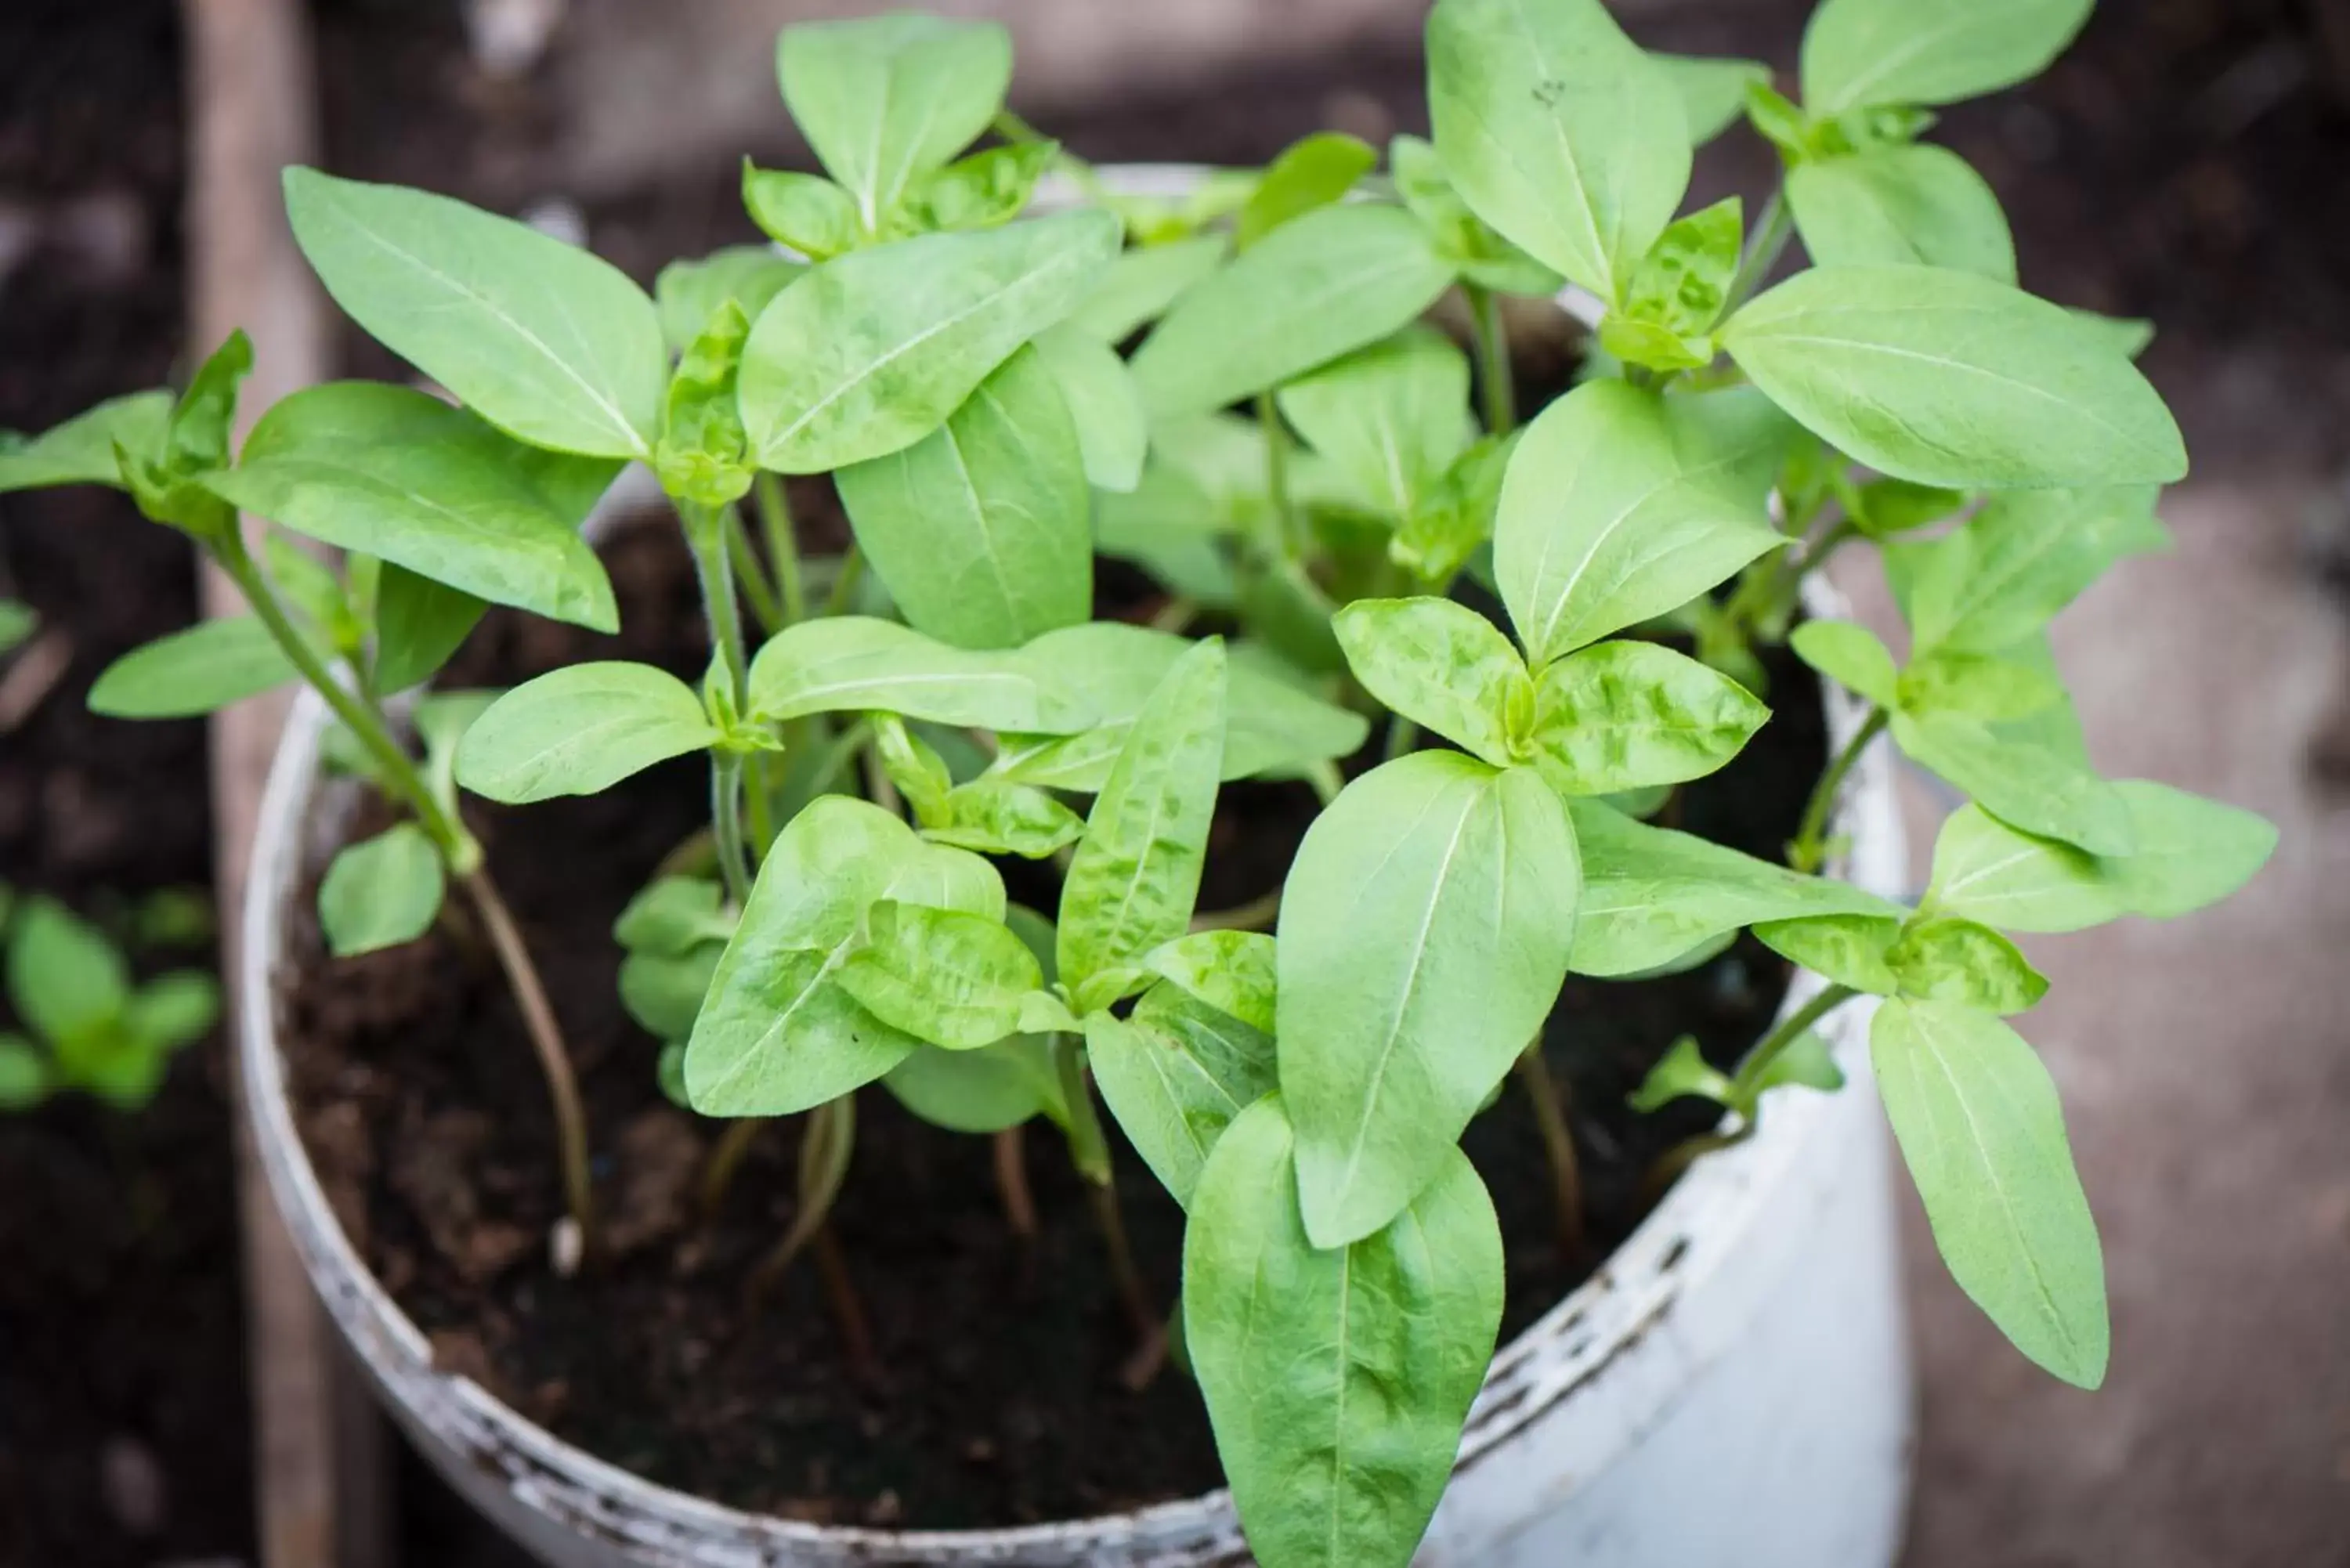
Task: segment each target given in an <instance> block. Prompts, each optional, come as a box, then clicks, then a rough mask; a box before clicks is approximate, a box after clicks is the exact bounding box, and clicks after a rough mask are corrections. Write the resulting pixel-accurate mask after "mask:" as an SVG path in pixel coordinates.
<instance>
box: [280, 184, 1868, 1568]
mask: <svg viewBox="0 0 2350 1568" xmlns="http://www.w3.org/2000/svg"><path fill="white" fill-rule="evenodd" d="M1110 172H1112V173H1113V174H1114V175H1115V176H1116V177H1117V178H1118V181H1119V182H1120V183H1121V184H1122V185H1124V186H1125V187H1126V188H1127V189H1128V190H1129V191H1131V192H1135V193H1142V194H1149V193H1159V192H1180V190H1181V189H1183V188H1184V187H1185V185H1187V184H1188V182H1189V181H1190V179H1191V171H1186V170H1160V169H1145V170H1136V171H1110ZM1810 607H1811V608H1812V610H1813V612H1814V614H1826V615H1833V614H1836V613H1839V612H1841V611H1842V610H1843V609H1844V608H1845V607H1844V606H1842V605H1841V604H1839V603H1836V602H1835V601H1834V600H1833V598H1832V597H1831V596H1830V594H1829V593H1828V591H1827V590H1825V588H1824V587H1816V586H1815V587H1814V591H1813V596H1812V602H1811V606H1810ZM1858 722H1859V714H1858V712H1857V711H1856V710H1855V709H1854V707H1853V706H1852V705H1851V703H1850V702H1849V701H1846V700H1845V699H1843V698H1841V696H1840V695H1839V694H1838V693H1836V692H1834V691H1831V692H1830V693H1829V729H1830V732H1831V737H1832V740H1833V741H1834V742H1835V743H1836V744H1838V745H1841V744H1842V743H1843V742H1844V740H1845V738H1846V736H1848V735H1849V734H1850V733H1851V732H1853V730H1854V728H1855V727H1856V724H1857V723H1858ZM326 726H327V713H326V711H325V708H324V706H323V705H322V704H321V703H320V702H319V701H317V698H316V697H315V696H314V695H310V694H305V696H304V698H303V699H302V701H300V702H299V703H297V704H296V708H295V710H294V712H293V716H292V718H291V720H290V721H289V722H288V724H287V726H286V735H285V738H284V740H283V742H281V743H280V746H279V750H278V754H277V758H276V764H275V766H274V767H273V768H272V770H271V773H270V778H269V785H268V792H267V794H266V796H265V800H264V802H263V806H262V813H261V822H260V831H259V835H258V836H257V838H256V841H255V850H254V857H255V858H254V865H253V867H252V875H251V877H250V878H249V880H248V883H247V888H248V892H247V899H246V906H245V909H244V945H243V952H244V957H243V961H242V969H241V971H240V972H239V973H238V975H237V976H236V984H237V987H238V992H239V1000H240V1002H241V1008H240V1012H241V1017H242V1021H243V1022H242V1030H241V1034H240V1040H239V1049H240V1051H241V1053H242V1056H243V1065H244V1084H245V1088H246V1101H245V1104H246V1109H247V1112H248V1114H249V1116H250V1118H251V1121H252V1124H253V1137H254V1141H255V1147H256V1148H257V1149H258V1151H259V1155H260V1159H261V1163H262V1167H263V1168H264V1170H265V1172H266V1173H267V1177H268V1180H269V1185H270V1189H271V1191H272V1192H273V1194H274V1195H275V1197H276V1201H277V1204H278V1207H279V1209H280V1210H282V1212H283V1213H284V1215H285V1217H286V1224H287V1227H288V1228H289V1230H290V1231H292V1233H293V1239H294V1242H295V1245H296V1249H297V1250H298V1251H299V1252H300V1254H301V1257H302V1259H303V1262H304V1264H305V1266H306V1267H307V1269H308V1270H309V1272H310V1277H311V1279H312V1281H313V1282H315V1284H316V1285H317V1290H318V1293H319V1295H320V1297H321V1299H322V1300H323V1301H324V1302H325V1303H326V1306H327V1310H328V1313H329V1314H331V1316H332V1317H333V1319H334V1321H335V1324H336V1326H337V1327H338V1330H339V1331H340V1332H341V1334H342V1335H343V1337H344V1338H345V1340H346V1341H347V1342H348V1344H349V1345H350V1347H351V1349H352V1351H353V1352H354V1353H355V1355H357V1357H358V1359H359V1362H360V1364H361V1365H362V1366H364V1367H365V1368H366V1369H367V1372H368V1374H369V1377H370V1378H371V1379H372V1381H373V1382H374V1383H375V1385H376V1386H377V1389H378V1391H379V1392H380V1395H381V1397H382V1398H383V1401H384V1404H385V1406H386V1407H387V1408H389V1409H390V1412H391V1413H392V1415H393V1416H394V1417H396V1418H397V1419H398V1421H399V1422H400V1426H401V1427H402V1428H405V1429H406V1431H407V1433H408V1435H409V1436H410V1438H412V1439H413V1440H414V1441H415V1443H416V1444H417V1446H418V1448H419V1449H421V1451H422V1453H423V1454H424V1455H425V1457H426V1458H427V1459H430V1460H431V1461H432V1464H433V1465H434V1466H435V1467H436V1468H437V1469H439V1470H440V1471H441V1473H442V1475H443V1476H444V1477H445V1478H447V1480H449V1482H450V1484H451V1485H452V1487H454V1488H455V1489H456V1490H457V1491H458V1492H459V1493H460V1494H462V1495H463V1497H464V1498H465V1499H466V1500H467V1501H470V1502H471V1503H472V1504H473V1506H474V1507H475V1508H477V1509H479V1510H480V1511H481V1512H482V1513H483V1514H484V1516H485V1517H487V1518H488V1519H490V1520H491V1521H494V1523H495V1524H497V1525H498V1527H499V1528H501V1529H502V1530H504V1532H506V1533H507V1534H508V1535H510V1536H512V1537H513V1538H514V1539H515V1541H516V1542H520V1543H521V1544H522V1545H523V1546H525V1547H526V1548H527V1549H529V1550H530V1551H531V1552H534V1553H535V1554H536V1555H537V1556H538V1557H540V1558H541V1559H543V1560H544V1561H546V1563H552V1564H557V1565H559V1568H624V1565H629V1568H642V1565H650V1564H659V1565H662V1568H754V1565H782V1564H793V1565H802V1564H805V1565H809V1568H814V1565H818V1564H824V1565H832V1564H838V1565H842V1568H847V1565H851V1564H854V1565H857V1568H894V1565H914V1564H923V1565H947V1564H981V1563H987V1564H1003V1565H1014V1564H1016V1565H1020V1568H1072V1565H1076V1564H1080V1563H1083V1564H1102V1565H1106V1568H1236V1565H1240V1564H1245V1563H1249V1562H1250V1561H1251V1559H1250V1557H1249V1554H1248V1550H1247V1547H1246V1546H1245V1544H1244V1543H1243V1541H1242V1538H1241V1533H1240V1529H1239V1526H1238V1524H1237V1522H1236V1521H1235V1520H1234V1518H1233V1515H1232V1505H1231V1501H1230V1499H1229V1498H1228V1496H1227V1495H1226V1494H1225V1493H1223V1492H1222V1491H1218V1492H1213V1493H1211V1494H1209V1495H1208V1496H1205V1497H1201V1498H1193V1499H1190V1500H1187V1501H1180V1502H1171V1503H1167V1504H1164V1505H1161V1506H1159V1507H1156V1508H1151V1509H1146V1510H1143V1511H1139V1512H1133V1513H1125V1514H1118V1515H1112V1516H1109V1517H1106V1518H1099V1519H1087V1520H1076V1521H1067V1522H1065V1523H1058V1524H1046V1525H1037V1526H1031V1527H1026V1528H1022V1529H1015V1530H994V1531H963V1532H920V1531H880V1530H862V1529H838V1528H831V1527H826V1526H819V1525H813V1524H807V1523H802V1522H799V1521H792V1520H785V1519H777V1518H771V1517H764V1516H760V1515H754V1514H748V1513H743V1512H740V1511H735V1510H732V1509H727V1508H722V1507H720V1506H718V1505H716V1504H714V1503H711V1502H706V1501H702V1500H700V1499H697V1498H693V1497H689V1496H687V1495H685V1494H684V1493H681V1492H678V1491H673V1490H669V1489H667V1488H664V1487H660V1486H655V1485H653V1484H651V1483H650V1482H648V1481H645V1480H640V1479H639V1478H637V1477H635V1476H632V1475H629V1474H628V1473H627V1472H625V1471H623V1470H620V1469H615V1468H614V1467H612V1466H611V1465H608V1464H606V1463H604V1462H603V1461H602V1460H599V1459H596V1458H594V1457H593V1456H592V1455H589V1454H587V1453H584V1452H582V1451H581V1450H580V1449H576V1448H573V1447H571V1446H570V1445H569V1444H567V1443H565V1442H562V1441H561V1440H559V1439H557V1438H555V1437H553V1436H552V1435H550V1434H549V1433H547V1432H546V1431H545V1430H543V1429H541V1428H538V1427H536V1426H534V1425H533V1424H532V1423H530V1422H529V1421H527V1420H525V1419H524V1418H523V1417H521V1416H520V1415H518V1414H517V1413H515V1411H514V1410H513V1409H511V1408H509V1407H507V1406H505V1405H504V1404H503V1403H501V1402H500V1401H499V1400H497V1399H496V1398H495V1397H493V1396H492V1395H491V1394H489V1393H488V1392H487V1391H486V1390H484V1388H482V1387H481V1386H479V1385H478V1384H476V1383H474V1382H473V1381H472V1380H471V1379H469V1378H466V1377H463V1376H458V1375H456V1374H453V1373H451V1372H446V1371H442V1370H440V1369H438V1368H436V1367H435V1366H433V1365H432V1349H431V1346H430V1345H429V1344H428V1343H427V1341H426V1340H425V1337H424V1335H423V1334H421V1333H420V1332H419V1331H418V1330H417V1328H416V1325H415V1324H412V1323H411V1322H410V1321H409V1320H408V1318H407V1316H406V1315H405V1314H402V1313H401V1311H400V1307H399V1306H398V1304H397V1303H394V1302H393V1301H392V1299H391V1297H390V1295H389V1294H387V1293H385V1291H384V1289H383V1287H382V1286H381V1285H380V1284H379V1283H378V1282H376V1280H375V1279H374V1278H373V1277H372V1276H371V1275H370V1274H369V1272H368V1271H367V1268H366V1266H365V1264H364V1262H362V1261H361V1259H360V1258H359V1255H358V1253H357V1252H356V1251H354V1250H353V1248H352V1246H351V1244H350V1241H349V1240H348V1238H347V1237H346V1236H345V1235H344V1234H343V1231H342V1229H341V1227H340V1226H339V1225H338V1223H337V1221H336V1219H335V1216H334V1212H333V1210H331V1209H330V1208H329V1207H328V1201H327V1197H326V1194H325V1192H324V1191H323V1190H322V1189H321V1188H320V1186H319V1183H318V1179H317V1173H316V1172H315V1171H314V1170H313V1169H312V1168H311V1165H310V1161H309V1158H308V1155H307V1152H306V1151H305V1150H304V1148H303V1147H302V1143H301V1139H300V1137H299V1135H298V1134H297V1132H296V1126H295V1120H294V1115H293V1110H292V1107H291V1106H290V1105H289V1103H288V1101H287V1099H286V1070H285V1064H284V1062H283V1059H282V1057H281V1055H280V1052H279V1048H278V1042H277V1021H278V1011H279V1006H278V1004H279V995H280V988H279V980H280V977H281V974H282V973H283V971H284V966H285V965H286V933H287V930H288V921H287V920H286V911H287V909H288V908H289V904H290V901H291V900H292V899H294V898H296V897H298V896H299V893H300V889H301V888H302V885H303V872H304V870H305V867H306V863H307V859H308V857H310V856H311V855H313V854H315V853H317V851H319V850H320V849H321V848H322V847H323V843H322V840H323V837H324V834H323V831H322V830H323V828H324V826H326V817H327V815H329V814H327V813H324V812H322V810H321V809H320V808H321V805H322V804H323V803H322V781H321V777H320V773H319V766H318V763H319V744H320V739H321V736H322V735H323V733H324V732H325V730H326ZM1839 822H1840V825H1841V827H1842V829H1843V831H1844V832H1846V834H1848V835H1849V836H1850V842H1851V846H1852V848H1851V857H1850V864H1849V867H1848V874H1849V875H1850V876H1851V877H1853V879H1854V880H1856V882H1858V883H1859V884H1860V885H1861V886H1863V887H1865V888H1869V889H1871V890H1873V891H1876V892H1879V893H1884V894H1887V895H1898V893H1899V892H1901V891H1902V884H1903V880H1904V877H1905V874H1906V855H1905V851H1904V848H1903V845H1902V838H1901V827H1900V821H1899V817H1898V813H1897V811H1896V808H1895V804H1894V797H1893V789H1892V777H1891V764H1890V754H1889V753H1888V752H1887V750H1886V748H1885V746H1884V745H1883V743H1882V742H1879V743H1878V744H1877V746H1875V747H1873V748H1871V750H1870V752H1869V753H1868V754H1867V755H1866V756H1865V757H1864V758H1863V760H1862V762H1861V763H1860V765H1859V767H1858V768H1857V769H1856V770H1855V774H1854V776H1853V781H1852V783H1851V784H1850V785H1849V786H1848V794H1847V796H1846V805H1845V808H1844V810H1843V812H1842V814H1841V815H1840V817H1839ZM1815 984H1816V982H1814V981H1812V980H1811V979H1810V977H1804V980H1803V981H1801V982H1799V984H1798V985H1797V987H1796V989H1795V991H1794V992H1793V993H1792V994H1791V995H1790V996H1789V997H1788V998H1787V1003H1786V1010H1787V1011H1792V1010H1793V1009H1794V1007H1796V1006H1798V1005H1800V1004H1801V1003H1802V1002H1803V1001H1804V1000H1805V998H1806V997H1808V996H1809V995H1810V994H1812V992H1813V990H1814V987H1815ZM1866 1022H1867V1013H1866V1009H1865V1007H1863V1006H1862V1005H1860V1004H1858V1003H1855V1004H1852V1005H1848V1006H1846V1008H1844V1009H1842V1010H1841V1011H1839V1012H1836V1013H1835V1014H1833V1015H1832V1016H1831V1018H1830V1020H1829V1022H1828V1023H1826V1024H1825V1026H1824V1027H1823V1029H1822V1033H1824V1034H1825V1036H1826V1037H1827V1038H1828V1040H1829V1041H1830V1043H1831V1044H1833V1046H1834V1048H1835V1052H1836V1055H1837V1059H1838V1060H1839V1061H1840V1062H1841V1064H1843V1066H1844V1068H1845V1071H1846V1074H1847V1075H1849V1077H1850V1080H1851V1081H1850V1082H1849V1083H1848V1084H1847V1085H1846V1088H1845V1089H1844V1090H1843V1091H1842V1092H1841V1093H1839V1094H1835V1095H1820V1094H1814V1093H1811V1092H1808V1091H1801V1090H1795V1091H1787V1092H1783V1093H1781V1094H1778V1095H1776V1096H1774V1097H1773V1102H1772V1105H1771V1108H1770V1114H1769V1115H1768V1116H1765V1117H1764V1118H1763V1125H1762V1129H1761V1131H1760V1133H1759V1135H1758V1136H1757V1137H1754V1138H1752V1139H1751V1140H1749V1141H1748V1142H1747V1143H1745V1144H1743V1145H1742V1146H1740V1147H1735V1148H1733V1149H1731V1150H1729V1151H1727V1152H1724V1153H1721V1154H1717V1155H1714V1156H1711V1157H1709V1158H1706V1159H1704V1160H1702V1161H1700V1163H1699V1164H1698V1165H1697V1166H1696V1167H1695V1168H1693V1169H1692V1170H1691V1171H1690V1173H1689V1174H1688V1175H1687V1176H1686V1177H1684V1178H1683V1179H1681V1180H1680V1181H1679V1183H1678V1184H1677V1185H1676V1186H1675V1187H1674V1188H1673V1189H1672V1190H1671V1191H1670V1192H1669V1194H1668V1195H1667V1197H1666V1199H1665V1200H1664V1201H1663V1203H1662V1204H1661V1205H1659V1208H1658V1209H1657V1210H1656V1211H1655V1212H1654V1213H1652V1214H1650V1215H1649V1216H1648V1220H1646V1221H1645V1222H1644V1223H1643V1224H1642V1225H1641V1226H1640V1228H1639V1229H1638V1231H1636V1232H1635V1233H1634V1234H1633V1236H1632V1238H1631V1239H1630V1240H1629V1241H1627V1242H1626V1243H1625V1244H1624V1246H1623V1247H1622V1248H1620V1249H1619V1250H1618V1251H1617V1253H1616V1254H1615V1255H1614V1256H1613V1257H1612V1258H1610V1259H1609V1260H1608V1261H1607V1264H1606V1265H1605V1267H1603V1268H1602V1269H1601V1270H1600V1272H1598V1273H1597V1274H1596V1276H1595V1277H1594V1278H1593V1279H1592V1280H1591V1281H1590V1282H1588V1283H1586V1285H1584V1286H1583V1288H1581V1289H1580V1290H1578V1291H1576V1292H1575V1293H1574V1294H1573V1295H1571V1296H1569V1297H1568V1298H1567V1299H1566V1300H1565V1301H1564V1302H1561V1303H1559V1304H1558V1305H1557V1306H1556V1307H1555V1308H1554V1309H1553V1310H1552V1311H1551V1312H1550V1313H1549V1314H1547V1315H1546V1316H1544V1318H1543V1319H1542V1320H1541V1321H1540V1322H1539V1323H1537V1324H1535V1325H1534V1327H1533V1328H1532V1329H1530V1330H1529V1331H1527V1332H1526V1333H1525V1334H1522V1335H1520V1336H1519V1337H1518V1338H1517V1339H1516V1340H1514V1341H1513V1342H1511V1343H1510V1344H1509V1345H1504V1346H1503V1348H1502V1350H1501V1352H1500V1354H1499V1355H1497V1356H1496V1357H1495V1359H1494V1362H1493V1366H1492V1373H1491V1375H1490V1376H1489V1377H1488V1379H1487V1381H1486V1385H1485V1387H1484V1390H1483V1392H1482V1395H1481V1396H1480V1397H1479V1398H1478V1400H1477V1403H1476V1405H1475V1407H1474V1408H1473V1409H1472V1410H1471V1413H1470V1417H1469V1423H1468V1429H1467V1432H1466V1435H1465V1437H1464V1438H1463V1440H1462V1443H1461V1457H1460V1460H1459V1463H1458V1466H1457V1468H1456V1469H1455V1470H1454V1472H1453V1479H1452V1484H1451V1490H1449V1491H1448V1492H1447V1493H1446V1495H1445V1499H1444V1501H1443V1504H1442V1506H1441V1507H1440V1510H1439V1511H1438V1512H1437V1516H1436V1521H1435V1523H1434V1525H1433V1526H1432V1527H1431V1529H1430V1532H1429V1537H1428V1542H1427V1544H1426V1546H1425V1547H1424V1548H1423V1549H1422V1551H1421V1552H1420V1555H1419V1559H1418V1562H1419V1564H1421V1565H1422V1568H1566V1565H1568V1564H1590V1565H1593V1568H1733V1565H1734V1568H1888V1565H1889V1564H1890V1563H1892V1562H1893V1559H1894V1556H1895V1554H1896V1552H1897V1550H1898V1544H1899V1539H1900V1530H1901V1519H1902V1511H1903V1503H1904V1500H1905V1498H1906V1495H1907V1491H1908V1445H1909V1433H1910V1383H1909V1368H1908V1356H1907V1354H1906V1347H1905V1337H1904V1333H1903V1320H1902V1310H1901V1300H1900V1294H1899V1282H1898V1268H1897V1255H1896V1244H1895V1230H1894V1219H1893V1209H1892V1203H1891V1186H1890V1176H1889V1168H1888V1161H1887V1147H1888V1144H1887V1137H1886V1133H1885V1127H1884V1120H1883V1116H1882V1115H1881V1113H1880V1111H1879V1108H1878V1106H1877V1096H1876V1093H1875V1089H1874V1085H1873V1084H1872V1082H1871V1080H1870V1078H1869V1076H1868V1069H1867V1053H1866Z"/></svg>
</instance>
